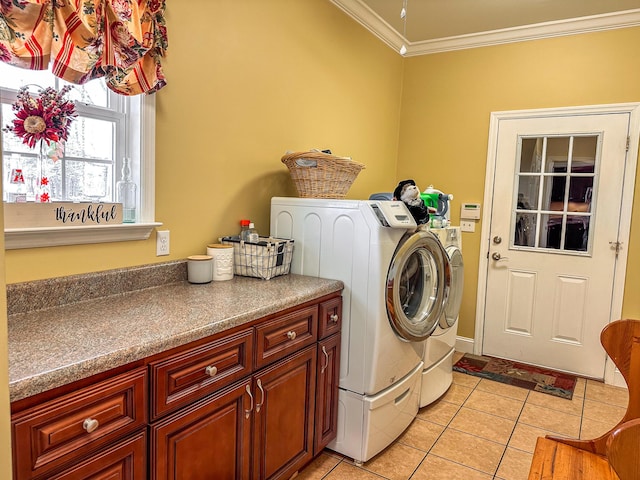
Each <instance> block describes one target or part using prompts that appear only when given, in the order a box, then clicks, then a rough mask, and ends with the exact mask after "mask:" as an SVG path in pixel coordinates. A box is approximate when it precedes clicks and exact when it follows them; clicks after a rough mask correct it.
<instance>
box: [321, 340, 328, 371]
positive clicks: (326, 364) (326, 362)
mask: <svg viewBox="0 0 640 480" xmlns="http://www.w3.org/2000/svg"><path fill="white" fill-rule="evenodd" d="M322 353H324V360H325V363H324V365H323V366H322V370H320V373H324V371H325V370H326V369H327V367H328V366H329V354H328V353H327V349H326V348H325V347H324V345H323V346H322Z"/></svg>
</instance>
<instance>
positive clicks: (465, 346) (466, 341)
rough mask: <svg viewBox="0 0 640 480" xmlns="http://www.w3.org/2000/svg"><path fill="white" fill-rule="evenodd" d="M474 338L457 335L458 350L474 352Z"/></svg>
mask: <svg viewBox="0 0 640 480" xmlns="http://www.w3.org/2000/svg"><path fill="white" fill-rule="evenodd" d="M473 345H474V340H473V338H468V337H456V352H461V353H473Z"/></svg>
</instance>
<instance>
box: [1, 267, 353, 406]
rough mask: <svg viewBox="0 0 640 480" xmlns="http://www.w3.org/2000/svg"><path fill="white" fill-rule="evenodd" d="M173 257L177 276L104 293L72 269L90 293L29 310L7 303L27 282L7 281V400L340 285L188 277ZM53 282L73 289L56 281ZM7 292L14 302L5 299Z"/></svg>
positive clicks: (296, 279)
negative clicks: (15, 285)
mask: <svg viewBox="0 0 640 480" xmlns="http://www.w3.org/2000/svg"><path fill="white" fill-rule="evenodd" d="M176 265H177V268H178V271H179V273H178V280H177V281H173V282H172V283H168V284H160V285H154V286H151V287H146V288H142V289H138V290H132V291H123V292H121V293H116V294H112V295H104V292H102V295H101V294H100V293H101V292H100V291H99V289H97V290H98V291H96V288H93V289H91V287H90V284H91V282H90V281H87V279H85V278H80V277H79V278H78V279H76V280H78V281H77V282H76V284H77V285H84V286H83V287H81V288H85V289H87V288H89V289H90V290H88V291H89V292H90V294H86V292H85V294H84V295H82V294H81V295H77V292H76V297H77V298H85V299H84V300H82V301H75V302H74V303H64V302H61V303H62V304H60V305H56V306H54V307H49V308H40V309H38V310H32V311H18V310H20V309H19V308H13V307H12V306H14V304H18V303H20V304H23V303H24V300H26V298H25V295H26V293H25V292H27V291H28V290H22V291H21V292H20V293H19V294H18V293H17V292H18V291H20V290H21V289H20V288H16V289H14V290H15V291H10V290H11V289H10V288H9V287H10V286H8V289H7V296H8V305H9V318H8V320H9V321H8V326H9V392H10V398H11V401H16V400H20V399H23V398H26V397H29V396H32V395H35V394H38V393H41V392H43V391H46V390H49V389H51V388H55V387H58V386H61V385H65V384H68V383H71V382H73V381H76V380H79V379H82V378H86V377H89V376H91V375H94V374H96V373H101V372H104V371H106V370H109V369H111V368H115V367H118V366H121V365H125V364H127V363H130V362H133V361H136V360H140V359H142V358H145V357H148V356H150V355H154V354H156V353H160V352H163V351H165V350H168V349H171V348H173V347H177V346H180V345H183V344H186V343H189V342H191V341H194V340H199V339H201V338H204V337H207V336H209V335H212V334H215V333H218V332H221V331H224V330H227V329H229V328H232V327H236V326H239V325H242V324H244V323H247V322H250V321H252V320H256V319H258V318H260V317H263V316H265V315H269V314H271V313H275V312H277V311H280V310H283V309H286V308H289V307H292V306H295V305H297V304H300V303H303V302H306V301H308V300H313V299H315V298H319V297H321V296H323V295H327V294H330V293H333V292H336V291H338V290H340V289H342V287H343V284H342V282H340V281H337V280H325V279H320V278H314V277H306V276H301V275H293V274H290V275H283V276H280V277H275V278H272V279H271V280H261V279H257V278H249V277H239V276H235V277H234V278H233V279H232V280H229V281H224V282H212V283H209V284H204V285H193V284H190V283H188V282H186V281H185V280H181V279H180V278H179V277H180V276H181V274H182V273H186V269H185V268H183V267H184V265H183V264H174V265H173V266H174V267H176ZM114 272H115V273H116V274H115V275H111V281H114V282H115V283H117V284H119V285H121V284H122V283H123V282H118V281H117V279H118V278H120V276H119V275H118V273H119V272H120V273H121V272H122V271H114ZM172 280H176V279H175V278H172ZM51 283H52V282H49V287H51ZM53 283H56V282H53ZM124 283H126V282H124ZM87 284H89V286H88V285H87ZM28 288H31V287H28ZM55 288H57V289H58V290H64V291H67V292H68V291H70V290H73V289H72V288H70V287H69V286H68V285H65V284H59V283H57V284H56V287H55ZM33 292H34V291H33V290H31V293H30V294H31V295H33V294H34V293H33ZM39 297H40V298H41V297H42V295H39ZM14 298H18V299H20V300H22V302H12V300H13V299H14ZM58 303H60V302H58ZM12 310H14V311H18V313H12Z"/></svg>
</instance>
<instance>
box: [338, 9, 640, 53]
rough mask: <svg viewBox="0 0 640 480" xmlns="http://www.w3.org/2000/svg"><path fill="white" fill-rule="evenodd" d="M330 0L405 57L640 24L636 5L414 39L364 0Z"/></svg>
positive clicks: (638, 10) (639, 11) (639, 14)
mask: <svg viewBox="0 0 640 480" xmlns="http://www.w3.org/2000/svg"><path fill="white" fill-rule="evenodd" d="M330 1H331V3H333V4H334V5H336V6H337V7H338V8H340V9H341V10H342V11H344V12H345V13H346V14H347V15H349V16H350V17H351V18H353V19H354V20H356V21H357V22H358V23H359V24H360V25H362V26H363V27H365V28H366V29H367V30H369V31H370V32H371V33H373V34H374V35H375V36H376V37H378V38H379V39H380V40H382V41H383V42H384V43H385V44H386V45H387V46H389V47H391V48H392V49H393V50H395V51H396V52H397V51H399V50H400V47H401V46H402V45H403V44H404V45H406V47H407V53H406V54H405V55H404V56H405V57H411V56H418V55H429V54H432V53H440V52H449V51H453V50H465V49H469V48H479V47H487V46H491V45H501V44H505V43H515V42H524V41H529V40H539V39H543V38H552V37H561V36H565V35H576V34H581V33H589V32H599V31H604V30H613V29H616V28H627V27H636V26H639V25H640V9H633V10H625V11H621V12H613V13H606V14H602V15H591V16H587V17H579V18H571V19H567V20H556V21H552V22H544V23H536V24H532V25H523V26H520V27H513V28H505V29H500V30H492V31H488V32H480V33H472V34H467V35H457V36H453V37H446V38H436V39H433V40H425V41H421V42H413V43H411V42H409V41H408V40H406V39H405V38H404V37H403V36H402V35H400V34H399V33H398V32H397V31H396V30H395V29H393V28H392V27H391V26H390V25H389V24H388V23H387V22H386V21H385V20H383V19H382V18H381V17H380V16H379V15H378V14H377V13H375V12H374V11H373V10H371V9H370V8H369V7H368V6H367V5H366V4H365V3H364V2H362V0H330Z"/></svg>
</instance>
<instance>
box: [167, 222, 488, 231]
mask: <svg viewBox="0 0 640 480" xmlns="http://www.w3.org/2000/svg"><path fill="white" fill-rule="evenodd" d="M460 231H462V232H475V231H476V222H474V221H473V220H461V221H460ZM158 233H160V232H158Z"/></svg>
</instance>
